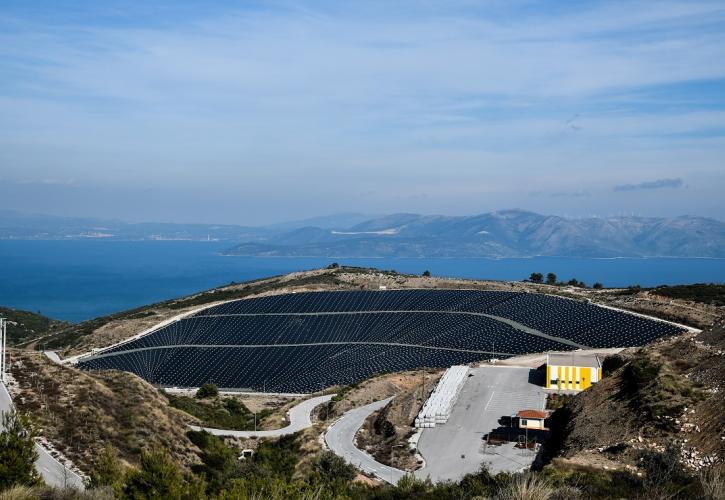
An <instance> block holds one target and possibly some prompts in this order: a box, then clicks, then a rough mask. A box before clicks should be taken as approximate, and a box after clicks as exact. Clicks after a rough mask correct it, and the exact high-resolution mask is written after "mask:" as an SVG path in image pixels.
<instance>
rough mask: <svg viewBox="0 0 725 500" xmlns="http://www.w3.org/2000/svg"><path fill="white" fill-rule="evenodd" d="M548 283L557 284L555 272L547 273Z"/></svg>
mask: <svg viewBox="0 0 725 500" xmlns="http://www.w3.org/2000/svg"><path fill="white" fill-rule="evenodd" d="M546 284H547V285H556V274H554V273H547V275H546Z"/></svg>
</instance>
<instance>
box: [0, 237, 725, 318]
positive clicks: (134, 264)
mask: <svg viewBox="0 0 725 500" xmlns="http://www.w3.org/2000/svg"><path fill="white" fill-rule="evenodd" d="M229 246H230V245H229V243H228V242H189V241H153V242H152V241H134V242H116V241H97V240H91V241H0V304H1V305H4V306H9V307H15V308H19V309H26V310H30V311H40V312H42V313H43V314H46V315H48V316H51V317H54V318H58V319H63V320H67V321H81V320H84V319H90V318H94V317H97V316H102V315H105V314H109V313H113V312H117V311H122V310H124V309H129V308H132V307H136V306H140V305H144V304H149V303H152V302H157V301H160V300H164V299H169V298H173V297H178V296H181V295H186V294H189V293H192V292H196V291H200V290H205V289H208V288H212V287H215V286H219V285H223V284H227V283H229V282H231V281H237V282H240V281H245V280H250V279H255V278H261V277H265V276H271V275H276V274H284V273H288V272H292V271H299V270H305V269H314V268H317V267H323V266H327V265H328V264H330V263H331V262H333V261H337V262H339V263H340V264H348V265H354V266H371V267H377V268H381V269H395V270H396V271H399V272H404V273H417V274H419V273H422V272H423V271H425V270H426V269H428V270H430V271H431V273H432V274H433V275H435V276H450V277H464V278H485V279H496V280H521V279H525V278H526V277H528V276H529V275H530V274H531V273H532V272H541V273H544V274H545V273H547V272H554V273H556V274H557V275H558V276H559V278H560V279H564V280H568V279H570V278H577V279H579V280H583V281H585V282H586V283H588V284H592V283H594V282H596V281H600V282H602V283H604V285H605V286H628V285H632V284H639V285H642V286H656V285H660V284H681V283H697V282H719V283H723V282H725V259H674V258H648V259H586V258H560V257H537V258H529V259H388V258H385V259H345V258H343V259H331V258H284V257H279V258H257V257H225V256H222V255H220V252H221V251H222V250H224V249H225V248H227V247H229Z"/></svg>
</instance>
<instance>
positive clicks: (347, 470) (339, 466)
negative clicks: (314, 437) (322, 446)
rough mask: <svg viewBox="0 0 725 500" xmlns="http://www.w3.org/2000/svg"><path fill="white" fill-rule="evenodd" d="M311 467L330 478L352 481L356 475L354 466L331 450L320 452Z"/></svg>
mask: <svg viewBox="0 0 725 500" xmlns="http://www.w3.org/2000/svg"><path fill="white" fill-rule="evenodd" d="M313 468H314V470H316V471H317V472H319V473H320V474H322V475H323V476H325V477H327V478H328V479H331V480H333V479H343V480H345V481H352V480H353V479H355V476H356V475H357V472H356V471H355V467H353V466H352V465H350V464H348V463H347V462H345V460H344V459H343V458H342V457H339V456H337V455H335V454H334V453H333V452H331V451H324V452H322V454H321V455H320V456H319V457H318V458H317V460H316V461H315V463H314V466H313Z"/></svg>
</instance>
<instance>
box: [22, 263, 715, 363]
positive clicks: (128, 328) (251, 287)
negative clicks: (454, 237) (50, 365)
mask: <svg viewBox="0 0 725 500" xmlns="http://www.w3.org/2000/svg"><path fill="white" fill-rule="evenodd" d="M381 286H383V287H386V288H387V289H394V288H441V289H451V288H453V289H456V288H458V289H479V290H506V291H519V292H536V293H544V294H555V295H561V296H565V297H570V298H573V299H577V300H591V301H593V302H596V303H600V304H604V305H610V306H614V307H618V308H621V309H628V310H631V311H635V312H640V313H643V314H649V315H652V316H657V317H661V318H663V319H668V320H672V321H676V322H680V323H683V324H687V325H691V326H694V327H697V328H706V327H709V326H712V325H713V324H714V323H715V322H716V321H717V319H718V318H719V317H720V314H721V308H720V307H717V306H716V305H712V304H705V303H701V302H694V301H691V300H684V298H686V299H691V298H692V297H690V296H689V295H683V299H679V298H678V299H671V298H669V297H664V296H661V295H658V294H655V293H653V291H649V290H640V289H604V290H593V289H586V288H579V287H572V286H551V285H544V284H535V283H526V282H502V281H486V280H467V279H455V278H437V277H421V276H416V275H404V274H399V273H396V272H395V271H381V270H377V269H365V268H355V267H347V266H343V267H334V266H331V267H329V268H326V269H316V270H311V271H304V272H298V273H291V274H287V275H284V276H273V277H270V278H264V279H260V280H254V281H250V282H245V283H232V284H230V285H226V286H222V287H219V288H214V289H211V290H206V291H203V292H199V293H196V294H193V295H189V296H186V297H179V298H177V299H171V300H167V301H164V302H159V303H157V304H150V305H148V306H142V307H138V308H135V309H131V310H128V311H121V312H118V313H115V314H112V315H109V316H104V317H100V318H95V319H92V320H88V321H84V322H81V323H78V324H72V325H64V326H62V327H60V328H58V329H55V330H53V333H52V334H48V335H47V336H44V337H42V339H41V341H39V342H30V343H25V344H21V346H27V347H31V348H33V347H34V348H41V347H42V348H44V349H47V350H57V351H59V354H61V355H62V356H71V355H76V354H81V353H85V352H88V351H90V350H91V349H93V348H99V347H106V346H108V345H111V344H114V343H116V342H119V341H121V340H124V339H126V338H128V337H131V336H133V335H136V334H138V333H141V332H143V331H144V330H147V329H149V328H152V327H153V326H155V325H157V324H159V323H160V322H162V321H164V320H167V319H169V318H172V317H175V316H177V315H179V314H184V313H189V312H190V311H193V310H194V309H196V308H199V307H203V306H206V305H210V304H213V303H216V302H219V301H224V300H232V299H241V298H248V297H258V296H264V295H270V294H282V293H290V292H302V291H322V290H377V289H379V288H380V287H381Z"/></svg>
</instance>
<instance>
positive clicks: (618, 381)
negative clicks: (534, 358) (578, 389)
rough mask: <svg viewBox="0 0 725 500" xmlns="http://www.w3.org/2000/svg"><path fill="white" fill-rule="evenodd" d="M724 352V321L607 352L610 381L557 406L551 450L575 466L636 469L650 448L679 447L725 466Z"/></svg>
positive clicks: (695, 461)
mask: <svg viewBox="0 0 725 500" xmlns="http://www.w3.org/2000/svg"><path fill="white" fill-rule="evenodd" d="M724 357H725V324H723V323H720V324H718V325H717V326H715V327H714V328H712V329H710V330H707V331H704V332H702V333H699V334H695V333H688V334H684V335H681V336H678V337H674V338H667V339H662V340H658V341H656V342H654V343H652V344H650V345H648V346H645V347H642V348H638V349H627V350H625V351H622V352H621V353H620V354H619V355H615V356H613V357H610V358H608V359H607V360H606V361H605V372H606V373H605V377H604V379H603V380H602V381H601V382H600V383H598V384H596V385H595V386H593V387H591V388H590V389H588V390H586V391H584V392H582V393H581V394H578V395H576V396H575V397H573V398H571V399H570V400H569V402H568V403H567V404H566V405H565V406H564V407H563V408H562V409H560V410H557V412H556V414H555V417H554V426H553V427H554V429H555V433H554V435H555V440H554V442H553V447H550V450H549V452H550V453H554V454H555V456H557V457H559V458H558V460H560V461H564V462H566V463H569V464H577V465H585V466H591V465H599V466H607V467H610V468H618V467H622V466H623V465H624V466H627V467H630V468H634V467H636V466H637V464H638V460H639V457H640V456H641V453H642V451H643V450H658V451H663V450H664V449H665V448H666V447H667V446H672V445H674V446H675V447H676V448H677V452H678V454H679V455H680V456H681V458H682V459H683V462H684V463H685V464H686V465H687V466H688V467H690V468H693V469H699V468H702V467H705V466H710V465H713V464H717V465H718V466H722V464H723V459H724V458H725V439H723V435H722V430H723V428H725V415H724V414H723V411H722V410H723V408H725V395H724V393H723V389H725V360H724V359H723V358H724Z"/></svg>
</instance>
